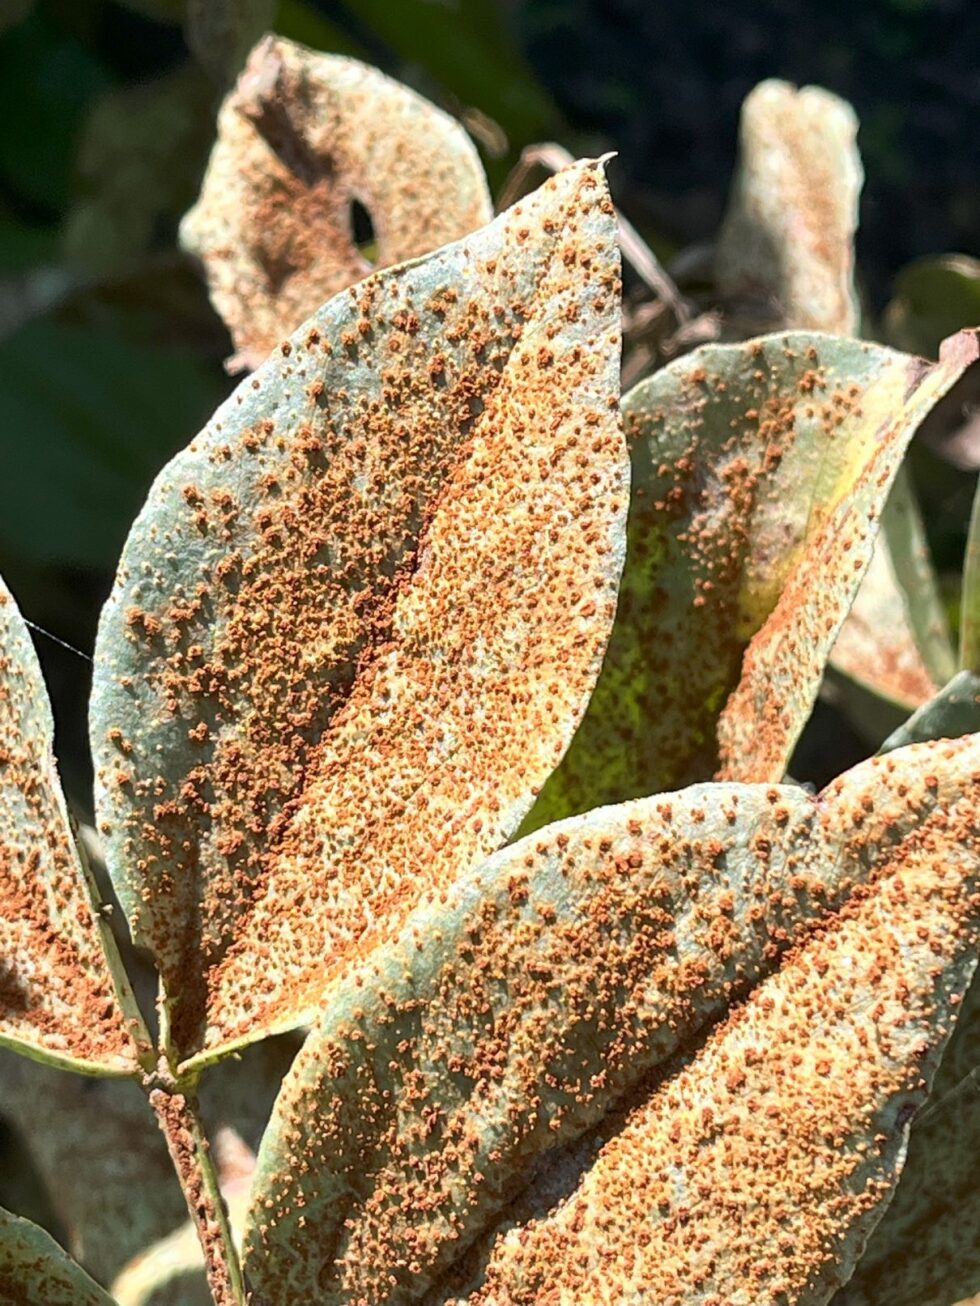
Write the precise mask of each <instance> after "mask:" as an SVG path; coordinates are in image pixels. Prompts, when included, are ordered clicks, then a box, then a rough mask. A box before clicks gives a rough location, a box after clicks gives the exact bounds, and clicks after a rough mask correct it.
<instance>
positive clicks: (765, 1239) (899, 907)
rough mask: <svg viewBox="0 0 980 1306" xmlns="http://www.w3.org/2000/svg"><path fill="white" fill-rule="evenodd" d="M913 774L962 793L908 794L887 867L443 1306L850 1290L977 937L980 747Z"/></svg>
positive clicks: (947, 750)
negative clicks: (953, 780)
mask: <svg viewBox="0 0 980 1306" xmlns="http://www.w3.org/2000/svg"><path fill="white" fill-rule="evenodd" d="M893 759H894V764H895V765H896V767H900V766H901V765H902V763H901V762H900V761H898V755H893V756H892V757H889V758H884V759H880V761H879V763H878V766H879V767H881V768H883V770H882V771H880V772H879V774H884V775H887V774H888V766H889V763H890V762H892V761H893ZM909 760H910V761H912V760H914V761H915V762H917V763H918V765H919V768H920V774H921V769H925V770H926V776H925V785H926V788H928V787H930V786H935V785H937V784H941V783H942V781H941V780H940V778H939V777H940V776H941V775H946V776H947V777H948V775H949V772H950V770H952V772H954V773H955V774H957V775H958V778H959V786H958V787H959V790H960V795H961V796H960V798H959V800H958V801H956V800H954V801H953V802H951V803H950V804H949V805H946V804H942V805H938V806H932V804H931V803H929V804H928V805H927V807H928V810H924V809H923V806H922V803H921V797H920V795H921V792H922V791H921V789H920V790H918V791H916V792H909V793H908V794H907V795H906V796H905V801H906V802H907V804H908V818H907V825H906V828H907V830H908V837H907V838H906V839H905V840H904V841H903V844H902V847H901V850H900V853H899V855H898V856H897V857H896V858H895V859H894V861H893V862H892V863H891V865H888V866H883V867H882V868H881V873H880V874H879V875H878V877H877V878H876V879H875V880H874V882H873V883H872V884H871V886H869V888H868V889H867V890H866V891H864V892H860V891H859V892H858V893H856V894H855V895H854V896H853V897H852V899H851V900H850V901H849V903H848V904H846V905H845V907H844V908H843V909H842V910H841V912H840V913H839V914H838V915H837V917H836V918H831V919H828V920H827V921H825V922H824V924H823V927H822V928H820V929H818V930H816V931H815V933H814V935H813V937H812V939H810V940H809V941H808V942H807V943H806V944H805V945H804V946H803V947H801V948H800V949H799V950H798V951H796V952H794V954H793V955H792V956H791V957H790V958H789V959H787V960H786V961H784V963H783V965H782V966H781V967H780V969H779V971H778V972H777V973H776V974H774V975H772V976H771V977H770V978H768V979H767V980H766V981H764V982H763V983H762V984H761V985H760V986H759V987H758V989H757V990H756V991H755V992H754V993H753V994H752V996H751V997H750V998H749V999H748V1000H747V1002H746V1003H745V1005H744V1006H743V1007H741V1008H737V1009H736V1010H734V1011H733V1012H732V1013H731V1014H730V1015H729V1017H728V1019H727V1020H726V1021H725V1023H724V1024H723V1025H722V1026H721V1027H720V1028H718V1029H716V1030H715V1031H713V1032H712V1033H711V1034H710V1035H709V1036H708V1038H707V1039H706V1040H705V1042H704V1044H703V1046H702V1047H700V1048H698V1049H696V1050H695V1051H694V1053H693V1055H692V1056H691V1057H690V1058H689V1060H687V1061H686V1063H682V1064H681V1065H680V1066H679V1067H677V1068H674V1070H673V1073H667V1074H665V1075H664V1076H663V1077H662V1078H660V1080H659V1081H657V1082H656V1083H655V1084H654V1085H653V1086H652V1088H651V1090H650V1091H649V1093H648V1095H646V1096H645V1097H642V1096H641V1097H638V1098H637V1100H636V1101H635V1102H634V1103H633V1104H631V1107H630V1109H629V1110H628V1111H627V1112H626V1113H625V1116H624V1118H622V1119H619V1120H616V1121H615V1122H614V1124H613V1125H612V1126H611V1127H610V1128H608V1129H607V1130H605V1131H600V1132H599V1134H598V1135H596V1136H595V1137H594V1138H592V1139H590V1140H588V1143H587V1144H585V1145H580V1146H579V1148H578V1149H577V1151H576V1152H574V1153H572V1154H571V1155H568V1156H566V1157H565V1158H563V1162H564V1163H563V1164H559V1165H555V1166H552V1167H550V1168H546V1169H545V1170H544V1172H543V1173H542V1174H540V1175H539V1176H538V1177H537V1179H536V1181H535V1183H534V1184H533V1185H532V1188H531V1189H530V1190H529V1191H528V1192H527V1193H526V1194H525V1196H524V1198H523V1199H522V1201H521V1202H520V1203H519V1204H517V1205H516V1206H515V1207H511V1208H510V1209H509V1210H508V1212H507V1217H506V1219H505V1220H504V1221H502V1222H501V1224H500V1225H499V1226H498V1227H497V1228H496V1229H494V1230H493V1231H491V1233H490V1235H489V1236H488V1237H487V1238H486V1239H485V1241H484V1243H483V1244H482V1245H481V1246H480V1247H479V1248H478V1249H477V1251H476V1252H475V1254H474V1255H473V1256H471V1257H470V1258H469V1261H468V1262H467V1263H466V1264H464V1265H461V1266H460V1267H458V1271H457V1272H456V1273H455V1274H454V1276H453V1280H452V1282H451V1284H450V1285H447V1286H444V1287H443V1289H442V1290H441V1291H440V1292H438V1293H437V1294H433V1295H432V1296H430V1297H427V1298H425V1300H426V1302H427V1303H430V1306H431V1304H432V1303H434V1302H436V1301H438V1302H440V1303H449V1302H452V1303H457V1304H458V1303H462V1302H466V1303H469V1306H477V1304H478V1303H501V1302H507V1303H511V1304H512V1306H519V1304H523V1303H527V1306H531V1303H535V1304H539V1303H544V1302H556V1303H557V1302H565V1301H568V1302H573V1301H575V1302H579V1301H582V1302H584V1301H588V1302H595V1303H597V1306H599V1304H602V1306H606V1304H608V1306H613V1304H615V1306H627V1304H630V1306H632V1304H638V1303H641V1302H650V1301H656V1302H663V1303H665V1306H666V1304H667V1303H670V1306H681V1303H683V1306H707V1304H708V1303H718V1302H732V1303H739V1304H740V1306H741V1304H742V1303H744V1306H749V1304H750V1303H757V1302H776V1301H779V1302H782V1303H785V1306H823V1304H824V1303H825V1302H827V1301H828V1300H829V1299H830V1297H831V1296H832V1295H833V1293H834V1291H835V1290H836V1288H838V1287H839V1286H840V1285H841V1283H843V1282H844V1281H846V1279H847V1278H848V1277H849V1275H850V1274H851V1272H852V1270H853V1268H854V1265H855V1262H856V1260H857V1258H858V1256H859V1255H860V1253H861V1251H862V1248H863V1246H864V1244H865V1242H866V1240H867V1237H868V1234H869V1232H870V1230H871V1229H872V1228H873V1227H874V1225H875V1224H876V1223H877V1221H878V1220H879V1219H880V1217H881V1214H882V1211H883V1207H884V1205H885V1204H886V1203H887V1201H888V1200H889V1198H890V1196H891V1193H892V1190H893V1186H894V1183H895V1181H896V1178H897V1175H898V1173H899V1171H900V1170H901V1167H902V1163H903V1159H904V1155H905V1146H906V1139H907V1135H908V1129H909V1122H910V1120H911V1119H912V1117H913V1116H914V1114H915V1111H916V1109H917V1108H918V1106H919V1105H920V1103H921V1102H922V1099H923V1097H924V1095H925V1092H926V1090H927V1088H928V1084H929V1080H930V1079H931V1077H932V1075H933V1073H934V1071H935V1066H936V1062H937V1060H938V1058H939V1055H940V1053H941V1051H942V1047H943V1044H944V1042H945V1040H946V1038H947V1036H948V1034H949V1030H950V1027H951V1025H952V1022H953V1020H954V1019H955V1012H956V1010H957V1006H958V1004H959V1002H960V999H961V997H962V994H963V991H964V989H965V988H966V986H967V984H968V983H969V980H970V976H971V974H972V973H973V971H974V969H975V967H976V962H977V946H978V942H980V893H978V887H980V886H978V876H980V858H978V853H980V825H978V813H977V806H976V787H977V785H978V783H980V770H978V764H980V741H978V740H977V738H976V737H974V738H973V739H972V740H969V741H957V742H956V743H941V744H930V745H924V746H921V747H920V750H919V751H917V752H913V751H912V750H910V751H909ZM847 783H848V781H847V780H846V779H845V780H843V781H839V782H837V786H832V787H831V788H830V789H829V790H828V791H826V792H825V794H824V796H823V799H822V801H823V802H824V803H831V804H832V803H833V802H834V795H835V792H836V791H837V789H838V787H846V785H847ZM897 795H898V796H901V789H899V790H898V791H897ZM861 810H862V809H861V807H860V806H859V807H858V809H857V810H856V811H855V812H854V813H853V816H854V818H855V820H856V837H854V836H853V835H852V841H851V845H852V848H853V850H854V854H855V855H856V856H857V857H858V858H859V859H860V857H861V856H862V852H861V851H859V850H858V848H857V847H854V844H855V843H857V844H858V845H861V844H863V838H864V836H863V832H862V825H861V821H860V817H861ZM863 851H864V852H865V853H866V852H867V851H869V849H868V848H865V849H864V850H863ZM846 855H847V854H846V853H845V856H846ZM876 1300H883V1299H881V1298H878V1299H876Z"/></svg>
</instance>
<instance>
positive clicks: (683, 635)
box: [525, 332, 976, 829]
mask: <svg viewBox="0 0 980 1306" xmlns="http://www.w3.org/2000/svg"><path fill="white" fill-rule="evenodd" d="M957 339H960V340H961V344H960V345H955V344H954V346H953V348H952V349H951V350H950V351H948V352H947V357H946V362H945V363H943V364H940V365H939V366H938V367H937V368H934V369H932V370H930V369H929V368H928V367H927V366H926V365H925V364H924V363H922V362H921V360H918V359H912V358H909V357H908V356H907V355H905V354H898V353H895V352H893V351H892V350H888V349H883V348H881V347H880V346H877V345H872V344H868V343H864V342H861V341H857V340H844V339H837V338H834V337H831V336H824V335H819V334H814V333H804V332H787V333H782V334H778V335H773V336H765V337H762V338H761V339H759V340H757V341H751V342H748V343H746V344H743V345H711V346H706V347H705V348H702V349H699V350H697V351H696V352H695V353H693V354H690V355H688V356H687V357H686V358H683V359H680V360H679V361H677V362H676V363H673V364H671V365H670V366H669V367H666V368H663V369H662V370H661V371H660V372H658V373H656V374H655V375H654V376H653V377H651V378H650V379H649V380H647V381H644V382H642V383H641V384H640V385H638V386H636V387H635V388H634V389H633V390H631V391H630V393H629V394H628V395H626V397H625V399H624V400H623V415H624V421H625V424H626V432H627V437H628V439H629V442H630V444H631V449H632V461H633V488H632V499H631V506H630V520H629V527H628V547H627V561H626V568H625V571H624V574H623V581H622V585H621V587H620V596H619V609H618V617H617V621H616V625H615V627H614V630H613V634H612V638H611V640H610V645H609V651H608V653H607V655H606V659H605V662H604V664H603V669H602V674H601V676H600V678H599V683H598V685H597V686H596V689H595V693H594V694H593V696H592V700H591V703H590V705H589V710H588V712H587V714H586V716H585V718H584V720H583V722H582V725H581V726H580V728H579V731H578V733H577V735H576V737H575V739H574V741H573V743H572V746H571V748H570V749H569V751H568V754H567V755H566V757H565V759H564V761H563V762H562V764H561V766H560V767H559V768H558V770H557V771H556V773H555V774H554V775H553V776H552V777H551V779H550V780H549V782H548V784H547V785H546V786H545V788H544V790H543V792H542V795H541V799H540V800H539V802H538V803H537V804H536V806H535V808H534V810H533V811H532V813H531V815H530V817H529V818H528V821H527V822H526V824H525V829H528V828H536V827H537V826H541V825H544V824H546V823H547V822H548V821H552V820H556V819H559V818H560V817H563V816H567V815H569V814H571V813H574V812H581V811H585V810H586V809H587V808H589V807H590V806H592V805H594V804H597V803H603V802H616V801H620V800H622V799H625V798H633V797H639V796H640V795H642V794H649V793H653V792H656V791H658V790H659V791H662V790H665V789H672V788H675V787H677V786H679V785H683V784H685V783H689V782H691V781H695V780H704V779H707V778H708V777H710V776H711V774H712V772H713V771H714V770H715V769H716V767H717V766H718V763H719V751H720V752H721V765H722V768H723V775H724V778H727V779H734V780H760V781H763V780H779V779H781V778H782V776H783V774H784V771H785V767H786V764H787V761H788V758H789V756H790V753H791V751H792V748H793V745H794V743H795V741H796V738H797V736H798V734H799V732H800V730H801V729H802V727H803V724H804V722H805V720H806V718H807V716H808V714H809V711H810V708H811V705H812V703H813V700H814V698H815V696H816V693H817V690H818V688H819V684H820V679H821V677H822V675H823V670H824V666H825V663H826V659H827V655H828V653H829V650H830V649H831V647H832V646H833V643H834V639H835V637H836V634H837V631H838V630H839V629H840V625H841V622H842V621H843V619H844V616H845V614H846V612H847V609H848V606H849V604H850V602H851V600H852V598H853V596H854V593H855V591H856V589H857V587H858V584H859V582H860V580H861V577H862V575H863V573H864V569H865V567H866V566H867V563H868V559H869V556H870V552H871V548H872V545H873V540H874V535H875V531H876V529H877V516H878V513H879V512H880V510H881V505H882V503H883V502H884V500H885V498H886V497H887V494H888V488H889V485H890V484H891V480H892V477H893V476H894V474H895V470H896V468H897V466H898V465H899V462H900V460H901V454H902V451H903V450H904V448H905V446H906V444H907V443H908V441H909V439H910V438H911V436H912V433H913V432H914V430H915V428H916V426H917V425H918V423H919V422H920V421H921V419H922V416H923V414H924V413H927V412H928V411H929V409H930V407H931V406H932V404H933V403H934V402H935V400H936V398H937V397H938V396H939V395H941V394H942V393H944V392H945V390H946V389H948V388H949V386H950V385H951V384H952V382H953V380H955V378H956V376H958V375H959V373H960V372H961V371H962V370H963V368H964V367H965V366H966V363H967V361H968V358H969V357H972V353H971V351H974V350H975V348H976V346H975V342H974V339H973V337H972V336H966V337H963V338H957ZM746 650H748V652H747V654H746ZM743 656H745V663H744V665H743ZM726 703H727V706H726ZM719 717H721V720H720V722H719Z"/></svg>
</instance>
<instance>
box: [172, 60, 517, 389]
mask: <svg viewBox="0 0 980 1306" xmlns="http://www.w3.org/2000/svg"><path fill="white" fill-rule="evenodd" d="M492 212H493V209H492V206H491V203H490V197H489V194H488V191H487V184H486V180H485V178H484V175H483V168H482V166H481V164H480V160H479V157H478V155H477V153H476V150H475V148H474V147H473V145H472V143H471V142H470V140H469V138H468V137H467V135H466V133H465V132H464V131H463V129H462V127H461V126H460V125H459V124H458V123H457V122H456V121H455V120H454V119H452V118H450V117H449V116H448V115H447V114H445V113H443V112H442V111H441V110H439V109H437V108H436V107H435V106H434V105H432V104H429V103H428V101H426V100H423V99H422V98H421V96H418V95H416V94H415V93H414V91H410V90H409V89H408V88H407V87H405V86H402V85H400V84H399V83H398V82H394V81H392V80H391V79H390V78H389V77H386V76H385V75H384V74H383V73H380V72H378V70H377V69H376V68H369V67H368V66H367V65H365V64H361V63H358V62H357V61H356V60H354V59H348V58H345V57H343V56H340V55H329V54H318V53H316V52H314V51H312V50H307V49H305V48H304V47H303V46H299V45H294V44H293V43H292V42H291V41H286V40H282V39H280V38H277V37H267V38H265V39H264V40H262V41H261V42H260V43H259V44H258V45H257V46H256V47H255V49H254V50H253V52H252V54H251V55H250V57H249V61H248V63H247V64H246V67H245V70H244V72H243V73H242V75H241V77H240V79H239V81H238V85H237V86H236V87H235V89H234V90H233V91H232V92H231V94H230V95H229V96H228V98H227V99H226V100H225V102H224V105H223V106H222V108H221V111H220V114H219V116H218V141H217V144H216V145H215V148H214V151H213V153H212V155H211V162H210V164H209V166H208V171H207V175H206V176H205V179H204V185H203V189H202V192H201V196H200V199H199V200H198V202H197V204H196V205H195V207H194V208H193V209H191V211H190V212H189V213H188V214H187V216H186V217H185V219H184V221H183V223H182V225H181V241H182V243H183V245H184V248H185V249H187V250H188V251H190V252H191V253H193V254H196V255H197V256H198V257H199V258H200V259H202V260H203V262H204V266H205V269H206V271H207V277H208V284H209V287H210V291H211V297H212V299H213V301H214V305H215V307H216V308H217V310H218V312H219V313H220V314H221V316H222V317H223V318H224V320H225V322H226V323H227V325H228V329H229V330H230V331H231V334H232V339H233V340H234V342H235V346H236V348H237V349H238V351H239V354H240V356H241V358H242V361H244V362H246V363H248V364H249V365H253V366H254V363H255V362H256V361H258V360H261V359H262V358H263V357H264V356H265V355H266V354H267V353H268V352H269V350H271V349H272V348H273V347H274V346H275V345H277V344H278V343H279V342H280V341H281V340H283V339H284V338H285V337H286V336H288V335H290V334H291V333H292V332H293V331H294V330H295V329H296V327H297V326H299V324H300V323H301V322H302V321H303V320H304V319H305V318H306V317H308V316H309V315H310V314H311V313H312V312H313V311H314V310H315V309H317V308H319V306H320V305H321V304H322V303H323V302H324V300H326V299H328V298H329V297H330V296H331V295H333V294H336V293H337V292H338V291H340V290H343V289H344V288H345V287H347V286H349V285H352V284H353V283H354V282H355V281H360V280H361V278H362V277H364V276H366V275H367V274H368V273H369V272H371V271H372V268H373V267H386V266H388V265H389V264H393V263H400V262H402V261H403V260H405V259H408V258H414V257H416V256H418V255H420V254H427V253H429V251H430V250H433V249H436V248H437V247H438V246H440V245H445V244H447V243H448V242H449V241H452V240H458V239H459V238H460V237H461V236H464V235H466V234H467V233H468V232H470V231H473V230H475V229H476V228H477V227H481V226H483V224H484V223H486V222H489V221H490V218H491V216H492ZM360 224H364V225H363V229H362V227H361V225H360Z"/></svg>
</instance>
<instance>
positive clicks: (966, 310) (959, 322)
mask: <svg viewBox="0 0 980 1306" xmlns="http://www.w3.org/2000/svg"><path fill="white" fill-rule="evenodd" d="M978 322H980V259H975V258H971V257H970V256H969V255H968V254H940V255H929V256H928V257H926V258H920V259H916V260H915V262H913V263H909V264H908V266H907V267H904V268H902V270H901V272H899V274H898V276H897V277H896V278H895V284H894V287H893V295H892V300H891V302H890V303H889V305H888V307H887V308H886V309H885V313H884V320H883V326H884V330H885V334H886V338H887V340H888V342H889V344H892V345H895V346H896V348H898V349H908V350H910V351H911V352H912V353H916V354H923V355H924V356H925V357H926V358H936V357H937V355H938V352H939V345H940V342H941V341H942V340H944V339H945V338H946V336H950V335H952V334H953V332H954V331H959V330H960V329H961V328H963V327H968V326H976V325H977V323H978Z"/></svg>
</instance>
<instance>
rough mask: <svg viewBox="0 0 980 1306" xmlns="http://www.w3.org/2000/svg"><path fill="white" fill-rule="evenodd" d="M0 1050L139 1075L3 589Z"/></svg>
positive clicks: (49, 736) (42, 695)
mask: <svg viewBox="0 0 980 1306" xmlns="http://www.w3.org/2000/svg"><path fill="white" fill-rule="evenodd" d="M0 900H2V904H3V910H2V913H0V1044H3V1045H6V1046H7V1047H12V1048H14V1049H16V1050H17V1051H19V1052H22V1053H26V1054H27V1055H28V1056H32V1057H37V1058H40V1059H42V1060H47V1061H52V1062H55V1063H57V1064H62V1065H68V1066H72V1067H74V1068H76V1069H79V1070H82V1071H87V1072H88V1073H90V1074H103V1075H107V1074H126V1073H132V1072H134V1071H136V1070H138V1068H139V1067H138V1063H137V1049H136V1045H135V1043H134V1041H133V1032H132V1031H131V1029H130V1028H129V1027H128V1026H127V1020H126V1015H125V1014H124V1011H123V1008H122V1006H121V1004H120V999H119V997H118V991H119V990H118V989H117V987H116V985H117V984H118V986H119V988H120V989H124V990H126V991H127V992H128V989H127V986H126V982H125V979H124V977H123V976H122V975H121V974H120V975H117V976H116V983H115V984H114V982H113V978H112V976H111V974H110V966H109V961H108V959H107V956H106V952H105V946H106V942H107V926H106V924H105V922H104V921H103V920H102V918H101V916H100V914H99V906H98V904H97V898H96V894H95V887H94V884H93V883H92V882H91V880H90V877H89V874H88V871H87V869H86V867H85V865H84V863H83V861H82V858H81V856H80V854H79V851H78V848H77V847H76V844H75V840H74V836H73V834H72V830H71V825H70V822H69V819H68V811H67V808H66V806H65V799H64V795H63V794H62V792H61V782H60V780H59V779H58V773H57V768H56V765H55V760H54V720H53V718H52V716H51V707H50V704H49V702H48V695H47V690H46V689H45V686H44V680H43V677H42V675H41V668H40V665H39V663H38V660H37V655H36V654H35V652H34V646H33V644H32V643H31V637H30V634H29V632H28V629H27V626H26V625H25V624H24V620H23V618H22V617H21V615H20V612H19V611H18V610H17V606H16V604H15V603H14V600H13V597H12V596H11V594H10V592H9V590H8V589H7V588H6V586H5V585H4V584H3V582H2V581H0Z"/></svg>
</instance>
